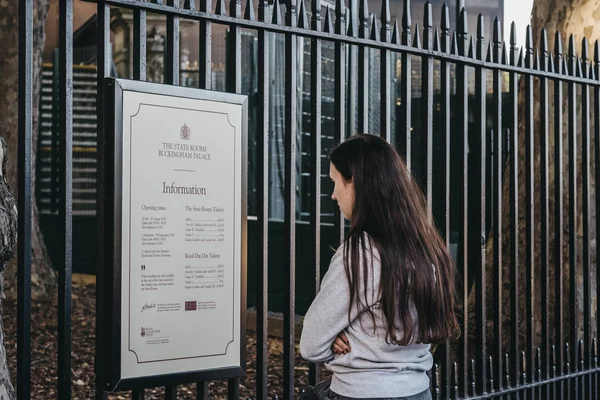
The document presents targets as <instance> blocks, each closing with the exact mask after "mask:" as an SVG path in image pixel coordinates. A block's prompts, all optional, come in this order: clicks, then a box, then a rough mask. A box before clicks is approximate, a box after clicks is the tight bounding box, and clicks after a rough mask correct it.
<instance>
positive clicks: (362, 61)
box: [358, 0, 371, 133]
mask: <svg viewBox="0 0 600 400" xmlns="http://www.w3.org/2000/svg"><path fill="white" fill-rule="evenodd" d="M365 8H367V0H361V1H360V11H359V22H358V23H359V27H358V32H359V35H358V36H359V38H361V39H365V40H366V39H368V38H369V12H368V10H365ZM370 53H371V48H370V47H368V46H366V45H365V44H364V43H361V44H360V45H359V46H358V133H369V58H370V57H369V56H370Z"/></svg>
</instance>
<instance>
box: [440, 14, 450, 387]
mask: <svg viewBox="0 0 600 400" xmlns="http://www.w3.org/2000/svg"><path fill="white" fill-rule="evenodd" d="M442 15H443V16H442V21H443V23H442V35H441V40H440V41H441V50H442V51H443V52H450V22H449V10H448V6H447V5H446V4H444V6H443V9H442ZM440 75H441V76H440V84H441V87H440V90H441V93H442V94H441V104H440V107H441V109H442V123H441V127H442V139H443V142H444V144H443V146H441V149H442V152H443V154H442V155H441V159H442V160H444V168H443V170H444V173H443V179H442V183H441V186H442V188H441V193H442V194H443V196H442V198H443V206H442V209H443V218H442V219H441V226H440V230H441V232H442V234H443V237H444V242H445V243H446V247H448V248H450V169H451V163H450V155H451V147H450V146H451V135H452V129H451V127H450V123H451V118H450V94H451V93H450V92H451V88H450V63H448V62H447V61H445V60H442V61H441V63H440ZM440 365H441V366H442V376H441V386H442V398H446V399H447V398H449V397H450V372H451V368H452V363H451V354H450V342H449V341H447V342H446V343H445V344H444V349H443V352H442V359H441V360H440Z"/></svg>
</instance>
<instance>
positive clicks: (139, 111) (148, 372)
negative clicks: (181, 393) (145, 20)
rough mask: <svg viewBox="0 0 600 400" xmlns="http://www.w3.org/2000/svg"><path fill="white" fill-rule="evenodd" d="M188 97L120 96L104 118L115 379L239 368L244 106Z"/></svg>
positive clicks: (130, 93) (124, 92)
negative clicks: (116, 287) (114, 246)
mask: <svg viewBox="0 0 600 400" xmlns="http://www.w3.org/2000/svg"><path fill="white" fill-rule="evenodd" d="M116 82H120V81H116ZM138 84H139V83H138ZM121 86H123V84H122V85H121ZM151 86H160V87H161V88H164V86H162V85H151ZM175 90H177V89H175ZM180 90H181V89H180ZM184 92H185V91H184ZM199 92H200V91H198V92H196V93H194V95H195V96H196V97H186V96H185V95H184V96H173V95H172V94H170V93H167V94H157V93H148V92H144V91H137V90H126V88H125V87H123V89H122V92H121V98H122V113H121V115H120V116H119V113H116V114H115V115H116V116H117V117H116V118H115V119H116V120H115V124H116V125H119V124H120V126H122V135H121V143H120V145H121V148H120V150H121V151H118V152H117V154H119V153H120V158H121V159H120V160H115V161H116V162H120V165H121V173H120V176H121V179H120V181H121V182H120V184H121V188H120V189H121V199H120V200H121V201H120V203H121V218H120V227H117V228H120V235H118V236H120V239H121V243H120V244H121V249H120V260H121V262H120V276H119V278H120V294H121V295H120V299H121V301H120V314H121V315H120V321H119V327H120V333H121V334H120V339H119V340H120V346H119V347H120V354H119V355H118V357H119V360H120V379H121V380H130V379H136V378H140V377H154V376H159V375H169V374H178V373H190V372H194V371H197V372H200V371H207V370H216V369H227V368H243V365H240V364H241V359H242V350H241V349H242V348H243V347H244V346H245V343H242V342H241V340H242V339H241V338H242V337H243V335H242V334H243V332H242V329H243V328H244V327H243V326H242V312H243V311H245V310H242V309H241V306H242V303H244V304H245V299H242V298H241V297H242V295H245V288H244V290H242V286H245V254H242V249H245V246H243V241H245V222H244V221H245V207H246V202H245V179H246V177H245V175H243V174H245V170H246V168H245V165H244V163H245V152H246V147H245V135H246V132H245V129H246V123H245V120H244V119H245V118H246V106H245V98H243V100H244V101H243V103H242V102H240V99H239V98H240V97H242V96H236V99H235V100H237V102H226V101H219V100H210V99H206V98H202V97H210V96H198V93H199ZM208 93H211V92H208ZM198 97H200V98H198ZM118 119H120V121H119V120H118ZM242 225H243V226H242ZM243 258H244V259H243ZM242 266H244V269H243V268H242ZM244 315H245V313H244Z"/></svg>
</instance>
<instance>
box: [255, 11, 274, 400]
mask: <svg viewBox="0 0 600 400" xmlns="http://www.w3.org/2000/svg"><path fill="white" fill-rule="evenodd" d="M269 15H271V14H270V8H269V1H268V0H260V2H259V6H258V17H259V19H260V20H261V21H266V20H268V19H269ZM269 40H270V34H269V33H268V32H267V31H265V30H263V29H259V31H258V107H259V110H261V111H262V112H260V113H259V114H260V117H259V118H258V127H257V128H258V129H257V140H256V142H257V150H256V151H257V164H258V165H259V166H260V172H259V174H258V179H257V182H256V186H257V190H256V194H257V204H260V206H259V207H258V210H257V219H258V224H259V232H260V234H259V235H258V238H259V239H258V248H259V254H260V263H259V266H258V271H257V273H256V276H257V279H256V295H257V299H256V396H257V400H267V397H268V393H267V384H268V380H267V367H268V343H267V341H268V338H269V333H268V304H269V303H268V298H269V293H268V278H269V112H270V108H269V107H270V105H269V88H270V80H269V61H270V60H269V57H270V52H269Z"/></svg>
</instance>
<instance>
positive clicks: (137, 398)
mask: <svg viewBox="0 0 600 400" xmlns="http://www.w3.org/2000/svg"><path fill="white" fill-rule="evenodd" d="M131 400H144V389H140V390H132V391H131Z"/></svg>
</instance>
